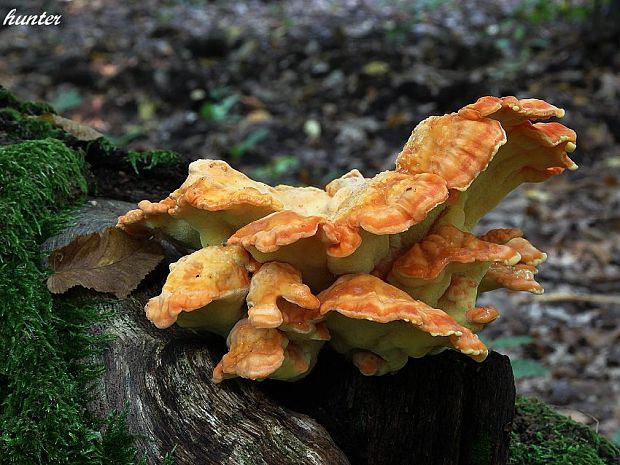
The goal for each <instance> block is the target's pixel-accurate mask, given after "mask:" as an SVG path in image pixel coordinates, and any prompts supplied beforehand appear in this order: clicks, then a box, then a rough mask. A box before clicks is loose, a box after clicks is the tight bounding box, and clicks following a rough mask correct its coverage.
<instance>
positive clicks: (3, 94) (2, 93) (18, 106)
mask: <svg viewBox="0 0 620 465" xmlns="http://www.w3.org/2000/svg"><path fill="white" fill-rule="evenodd" d="M4 107H10V108H14V109H15V110H17V111H18V112H19V113H23V114H27V115H40V114H41V113H54V109H53V108H52V107H51V106H50V105H49V104H47V103H44V102H24V101H21V100H19V99H18V98H17V97H15V96H14V95H13V94H12V93H11V92H9V90H8V89H5V88H4V87H2V86H0V108H4Z"/></svg>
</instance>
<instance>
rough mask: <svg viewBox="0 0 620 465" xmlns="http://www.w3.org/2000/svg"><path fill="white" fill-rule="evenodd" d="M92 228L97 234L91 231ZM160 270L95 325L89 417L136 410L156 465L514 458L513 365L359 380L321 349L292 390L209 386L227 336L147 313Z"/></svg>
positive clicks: (120, 207)
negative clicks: (99, 368) (104, 340)
mask: <svg viewBox="0 0 620 465" xmlns="http://www.w3.org/2000/svg"><path fill="white" fill-rule="evenodd" d="M130 208H132V205H131V204H127V203H124V202H116V201H105V200H103V201H102V200H99V201H98V202H97V205H92V204H91V205H88V206H87V207H85V208H83V209H82V210H81V212H80V213H79V218H78V222H77V224H76V226H74V227H72V228H69V229H68V230H67V231H66V232H65V233H64V234H63V235H61V236H59V237H56V238H53V239H51V240H50V241H48V243H46V244H45V247H44V248H46V249H47V250H50V249H53V248H57V247H59V246H62V245H64V244H65V243H67V242H68V241H69V240H70V239H71V238H72V237H74V236H75V235H76V234H85V233H89V232H92V230H93V229H94V228H95V227H96V228H97V229H99V228H101V227H103V226H107V225H112V224H114V223H115V222H116V217H117V216H118V214H120V213H123V212H124V211H126V210H128V209H130ZM94 225H96V226H94ZM166 273H167V269H166V266H165V265H161V266H160V267H159V268H158V270H156V271H155V272H153V273H152V274H151V275H150V276H149V277H147V281H146V282H145V283H144V284H143V285H142V286H141V288H140V289H139V290H138V291H137V292H135V293H134V295H133V296H132V298H130V299H127V300H124V301H118V302H116V303H114V304H112V305H113V306H114V309H113V310H114V313H115V316H114V317H113V318H112V319H111V320H109V321H107V322H106V323H103V324H101V325H100V326H99V327H98V328H95V330H96V331H98V332H107V333H109V334H111V335H112V336H114V339H113V340H112V341H111V342H110V343H109V344H108V347H107V350H106V351H105V352H104V353H103V354H102V355H101V356H100V360H99V361H100V362H102V363H103V364H104V366H105V368H106V371H105V374H104V376H103V379H102V380H101V382H100V384H99V386H97V391H96V399H95V400H94V401H93V402H92V403H91V404H90V409H91V410H92V411H93V412H95V413H97V414H99V415H106V414H108V413H110V412H112V411H114V410H123V409H124V408H125V407H128V409H129V415H128V425H129V428H130V431H131V432H132V433H134V434H137V435H138V443H137V447H138V448H139V450H140V451H141V452H143V453H144V455H145V457H146V459H147V462H148V463H153V464H155V463H161V460H162V457H163V456H164V455H165V453H167V452H168V451H170V450H172V448H173V447H176V449H175V453H174V457H175V460H174V463H177V464H196V465H198V464H269V465H271V464H274V465H287V464H328V465H332V464H334V465H338V464H347V463H351V464H354V465H357V464H369V465H371V464H372V465H384V464H385V465H387V464H390V465H398V464H415V465H436V464H437V465H438V464H444V465H468V464H475V465H487V464H488V465H491V464H492V465H501V464H506V463H507V460H508V445H509V438H510V429H511V425H512V418H513V415H514V404H515V390H514V380H513V376H512V370H511V367H510V362H509V360H508V358H507V357H505V356H502V355H499V354H497V353H491V354H490V355H489V357H488V359H487V360H486V361H485V362H484V363H481V364H479V363H476V362H474V361H472V360H470V359H468V358H467V357H465V356H463V355H461V354H458V353H456V352H453V351H445V352H444V353H442V354H440V355H436V356H430V357H424V358H422V359H417V360H410V362H409V363H408V364H407V366H406V367H405V368H404V369H403V370H401V371H400V372H399V373H397V374H395V375H391V376H383V377H371V378H367V377H364V376H362V375H361V374H360V373H359V372H358V371H357V369H356V368H355V367H354V366H353V365H352V364H351V363H350V362H348V361H346V360H345V359H344V357H342V356H340V355H339V354H336V353H334V352H333V351H331V350H329V349H328V348H325V349H323V352H322V354H321V355H320V357H319V361H318V363H317V365H316V367H315V368H314V370H313V372H312V373H311V374H310V375H309V376H308V377H307V378H305V379H303V380H300V381H296V382H293V383H287V382H278V381H271V380H268V381H264V382H262V383H259V382H255V381H248V380H241V379H233V380H226V381H224V382H223V383H221V384H219V385H215V384H213V383H212V381H211V372H212V370H213V367H214V366H215V364H216V363H217V362H218V361H219V359H220V358H221V356H222V355H223V354H224V353H225V351H226V347H225V343H224V341H223V339H221V338H219V337H216V336H213V335H209V334H202V333H196V332H194V331H191V330H183V329H180V328H176V327H175V328H171V329H168V330H164V331H161V330H157V329H156V328H155V327H154V326H152V325H151V324H150V322H148V321H147V320H146V318H145V316H144V311H143V306H144V304H145V302H146V300H147V299H148V298H149V297H152V296H153V295H156V294H158V293H159V290H160V287H161V285H162V283H163V279H164V276H165V274H166Z"/></svg>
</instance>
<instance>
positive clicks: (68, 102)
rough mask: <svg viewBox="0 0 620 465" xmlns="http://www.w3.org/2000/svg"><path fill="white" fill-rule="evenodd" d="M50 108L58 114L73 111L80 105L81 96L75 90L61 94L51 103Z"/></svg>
mask: <svg viewBox="0 0 620 465" xmlns="http://www.w3.org/2000/svg"><path fill="white" fill-rule="evenodd" d="M51 104H52V107H54V110H56V111H57V112H58V113H63V112H65V111H68V110H73V109H74V108H77V107H79V106H80V105H81V104H82V96H81V95H80V92H79V91H78V90H77V89H71V90H69V91H67V92H61V93H60V94H58V95H57V96H56V97H55V98H54V100H52V102H51Z"/></svg>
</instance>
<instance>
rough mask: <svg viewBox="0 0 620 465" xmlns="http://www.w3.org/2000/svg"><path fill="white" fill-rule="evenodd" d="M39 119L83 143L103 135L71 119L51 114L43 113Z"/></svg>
mask: <svg viewBox="0 0 620 465" xmlns="http://www.w3.org/2000/svg"><path fill="white" fill-rule="evenodd" d="M39 118H40V119H42V120H43V121H47V122H48V123H51V124H53V125H54V126H56V127H57V128H60V129H62V130H63V131H66V132H68V133H69V134H71V135H72V136H73V137H75V138H76V139H77V140H80V141H83V142H89V141H91V140H95V139H99V138H100V137H103V134H101V133H100V132H99V131H96V130H94V129H93V128H91V127H90V126H86V125H85V124H81V123H78V122H76V121H73V120H72V119H68V118H63V117H62V116H58V115H55V114H53V113H43V114H42V115H41V116H39Z"/></svg>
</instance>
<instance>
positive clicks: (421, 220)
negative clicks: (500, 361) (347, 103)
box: [118, 97, 577, 382]
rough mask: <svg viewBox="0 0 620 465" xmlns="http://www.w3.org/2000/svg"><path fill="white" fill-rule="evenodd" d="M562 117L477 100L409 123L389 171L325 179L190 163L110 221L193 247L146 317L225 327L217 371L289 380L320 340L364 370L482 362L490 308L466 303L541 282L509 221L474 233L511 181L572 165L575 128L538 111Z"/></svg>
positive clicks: (308, 362) (158, 322)
mask: <svg viewBox="0 0 620 465" xmlns="http://www.w3.org/2000/svg"><path fill="white" fill-rule="evenodd" d="M563 115H564V111H563V110H562V109H560V108H557V107H555V106H553V105H550V104H548V103H546V102H544V101H542V100H536V99H522V100H518V99H517V98H515V97H503V98H496V97H482V98H480V99H479V100H478V101H477V102H476V103H474V104H472V105H468V106H466V107H464V108H462V109H460V110H459V111H458V112H456V113H452V114H448V115H444V116H431V117H430V118H427V119H426V120H424V121H422V122H421V123H420V124H418V126H417V127H416V128H415V129H414V130H413V132H412V134H411V137H410V138H409V140H408V141H407V143H406V144H405V146H404V148H403V149H402V151H401V152H400V154H399V155H398V158H397V160H396V166H395V169H394V170H390V171H384V172H382V173H379V174H377V175H375V176H374V177H371V178H365V177H364V176H363V175H362V174H361V173H360V172H359V171H357V170H353V171H350V172H349V173H347V174H345V175H344V176H342V177H340V178H338V179H335V180H333V181H332V182H330V183H329V184H328V185H327V186H326V187H325V189H317V188H314V187H291V186H284V185H281V186H276V187H272V186H269V185H267V184H263V183H261V182H257V181H253V180H252V179H250V178H248V177H247V176H245V175H244V174H243V173H240V172H238V171H236V170H234V169H233V168H231V167H230V166H229V165H228V164H226V163H225V162H223V161H219V160H198V161H195V162H193V163H192V164H191V165H190V167H189V176H188V178H187V180H186V181H185V182H184V183H183V184H182V185H181V187H179V188H178V189H177V190H175V191H174V192H172V193H171V194H170V195H169V196H168V198H166V199H164V200H162V201H160V202H157V203H152V202H149V201H146V200H144V201H142V202H140V203H139V204H138V209H137V210H132V211H130V212H128V213H127V214H125V215H123V216H122V217H120V218H119V222H118V227H119V228H122V229H124V230H125V231H126V232H127V233H129V234H132V235H143V236H148V235H151V234H153V233H154V232H155V230H158V231H159V232H160V233H161V234H163V235H164V236H167V237H168V238H169V239H171V240H174V241H175V242H177V243H182V244H184V245H185V246H187V247H189V248H190V249H195V252H193V253H192V254H190V255H188V256H185V257H183V258H181V259H180V260H179V261H177V262H176V263H173V264H172V265H170V275H169V276H168V279H167V280H166V283H165V284H164V287H163V289H162V292H161V294H160V295H159V296H157V297H153V298H152V299H151V300H150V301H149V302H148V304H147V306H146V315H147V317H148V319H149V320H151V321H152V322H153V324H155V326H157V327H158V328H160V329H164V328H167V327H169V326H171V325H173V324H175V323H176V324H178V325H180V326H185V327H192V328H198V329H204V330H208V331H212V332H215V333H217V334H220V335H222V336H225V337H227V344H228V348H229V352H228V353H227V354H226V355H224V357H223V358H222V360H221V361H220V363H219V364H218V365H217V367H216V368H215V370H214V373H213V379H214V381H216V382H220V381H222V380H223V379H225V378H230V377H235V376H240V377H243V378H249V379H258V380H260V379H264V378H275V379H281V380H294V379H298V378H300V377H303V376H305V375H306V374H308V372H309V371H310V370H311V369H312V367H313V366H314V363H315V362H316V359H317V355H318V352H319V351H320V349H321V347H322V346H323V344H325V343H326V342H329V343H330V344H331V345H332V346H333V347H334V348H335V349H336V350H337V351H339V352H341V353H343V354H345V355H346V356H347V357H349V358H350V359H351V361H352V362H353V363H354V364H355V365H356V366H357V367H358V368H359V370H360V371H361V372H362V373H363V374H364V375H368V376H371V375H383V374H386V373H392V372H395V371H397V370H399V369H400V368H402V367H403V366H404V365H405V364H406V363H407V360H408V358H409V357H422V356H424V355H427V354H434V353H438V352H440V351H442V350H445V349H446V348H450V349H454V350H457V351H459V352H461V353H463V354H464V355H466V356H469V357H471V358H473V359H474V360H477V361H482V360H484V359H485V357H486V356H487V354H488V349H487V348H486V347H485V345H484V344H483V343H482V341H481V340H480V339H479V338H478V336H476V332H478V331H480V330H481V329H482V328H483V327H484V326H485V325H487V324H488V323H490V322H492V321H493V320H495V319H496V318H497V317H498V316H499V312H498V310H497V309H495V308H493V307H477V306H476V298H477V296H478V294H479V293H481V292H487V291H491V290H493V289H497V288H508V289H512V290H515V291H528V292H532V293H541V292H542V287H541V286H540V284H538V283H537V282H536V281H535V279H534V275H535V274H536V271H537V269H536V267H537V266H538V265H539V264H540V263H542V262H544V261H545V259H546V255H545V254H544V253H543V252H541V251H540V250H538V249H536V248H535V247H534V246H533V245H532V244H530V243H529V242H528V241H527V240H526V239H524V238H523V237H522V233H521V231H519V230H517V229H494V230H491V231H488V232H487V233H486V234H483V235H481V236H475V235H474V234H472V229H473V228H474V226H475V225H476V223H477V222H478V220H479V219H480V218H481V217H482V216H483V215H484V214H485V213H486V212H488V211H489V210H490V209H492V208H493V207H494V206H495V205H497V203H498V202H500V201H501V199H502V198H503V197H504V196H505V195H506V194H508V193H509V192H510V191H511V190H513V189H514V188H516V187H517V186H518V185H520V184H521V183H525V182H541V181H544V180H546V179H547V178H549V177H551V176H555V175H557V174H560V173H561V172H562V171H564V170H565V169H566V168H568V169H569V170H574V169H576V168H577V165H575V163H574V162H573V161H572V160H571V159H570V158H569V157H568V153H569V152H572V151H573V150H575V148H576V145H575V142H576V136H575V133H574V131H572V130H570V129H568V128H567V127H565V126H563V125H562V124H560V123H557V122H547V123H542V122H534V121H536V120H540V119H548V118H551V117H556V118H560V117H562V116H563Z"/></svg>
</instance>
